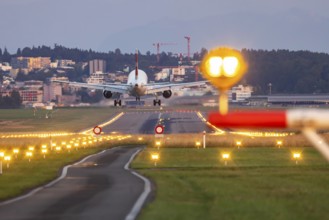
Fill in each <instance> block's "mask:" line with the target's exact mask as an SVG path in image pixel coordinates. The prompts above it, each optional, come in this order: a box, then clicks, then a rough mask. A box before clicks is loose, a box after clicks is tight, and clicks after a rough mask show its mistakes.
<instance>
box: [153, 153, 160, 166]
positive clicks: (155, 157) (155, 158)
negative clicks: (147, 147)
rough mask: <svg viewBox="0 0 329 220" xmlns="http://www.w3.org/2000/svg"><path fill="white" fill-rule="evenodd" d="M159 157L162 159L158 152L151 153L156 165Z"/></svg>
mask: <svg viewBox="0 0 329 220" xmlns="http://www.w3.org/2000/svg"><path fill="white" fill-rule="evenodd" d="M159 159H160V156H159V154H158V153H152V154H151V160H153V161H154V166H156V165H157V161H158V160H159Z"/></svg>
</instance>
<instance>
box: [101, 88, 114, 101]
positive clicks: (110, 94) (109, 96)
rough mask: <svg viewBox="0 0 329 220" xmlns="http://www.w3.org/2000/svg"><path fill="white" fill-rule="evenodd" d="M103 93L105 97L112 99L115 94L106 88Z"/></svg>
mask: <svg viewBox="0 0 329 220" xmlns="http://www.w3.org/2000/svg"><path fill="white" fill-rule="evenodd" d="M103 95H104V97H105V98H107V99H110V98H111V97H112V95H113V94H112V92H111V91H106V90H104V92H103Z"/></svg>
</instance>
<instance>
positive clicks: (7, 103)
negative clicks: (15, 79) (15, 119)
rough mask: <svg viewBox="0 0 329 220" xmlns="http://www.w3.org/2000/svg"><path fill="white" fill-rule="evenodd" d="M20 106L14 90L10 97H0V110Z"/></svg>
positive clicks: (19, 99) (18, 96)
mask: <svg viewBox="0 0 329 220" xmlns="http://www.w3.org/2000/svg"><path fill="white" fill-rule="evenodd" d="M21 104H22V100H21V96H20V94H19V92H18V91H16V90H14V91H12V92H11V94H10V96H8V95H6V96H3V97H2V96H0V109H11V108H19V107H21Z"/></svg>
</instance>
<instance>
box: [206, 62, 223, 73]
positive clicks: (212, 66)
mask: <svg viewBox="0 0 329 220" xmlns="http://www.w3.org/2000/svg"><path fill="white" fill-rule="evenodd" d="M206 65H207V68H208V69H209V75H210V76H212V77H219V76H220V75H221V67H222V65H223V59H222V58H221V57H211V58H210V59H209V60H208V61H207V63H206Z"/></svg>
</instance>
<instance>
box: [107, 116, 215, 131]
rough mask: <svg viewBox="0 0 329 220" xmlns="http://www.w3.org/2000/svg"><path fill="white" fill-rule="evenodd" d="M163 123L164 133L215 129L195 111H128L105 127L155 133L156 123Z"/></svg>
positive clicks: (114, 129) (113, 129)
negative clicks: (208, 125)
mask: <svg viewBox="0 0 329 220" xmlns="http://www.w3.org/2000/svg"><path fill="white" fill-rule="evenodd" d="M158 124H162V125H163V126H164V127H165V129H164V134H174V133H175V134H177V133H201V132H203V131H206V132H207V133H210V132H212V131H213V130H212V129H211V128H209V127H207V125H206V124H205V123H204V122H203V121H202V120H201V119H200V118H199V117H198V115H197V113H196V112H194V111H162V112H160V111H144V112H143V111H136V112H126V113H125V114H124V115H123V116H122V117H120V118H119V119H118V120H117V121H115V122H114V123H112V124H110V125H108V126H105V127H103V131H104V132H105V133H112V132H116V133H123V134H154V128H155V126H156V125H158Z"/></svg>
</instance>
